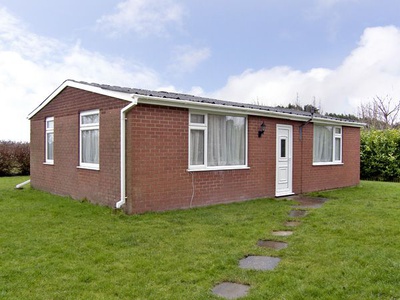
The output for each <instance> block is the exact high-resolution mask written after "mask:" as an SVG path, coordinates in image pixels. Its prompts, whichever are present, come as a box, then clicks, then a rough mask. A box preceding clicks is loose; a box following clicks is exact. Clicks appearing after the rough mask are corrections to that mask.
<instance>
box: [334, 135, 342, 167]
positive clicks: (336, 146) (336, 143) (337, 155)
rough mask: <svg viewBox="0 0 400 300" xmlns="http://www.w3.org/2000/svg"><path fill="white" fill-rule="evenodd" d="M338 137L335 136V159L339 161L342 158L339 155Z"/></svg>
mask: <svg viewBox="0 0 400 300" xmlns="http://www.w3.org/2000/svg"><path fill="white" fill-rule="evenodd" d="M340 140H341V139H340V138H335V160H336V161H341V160H342V158H341V157H340V144H341V143H340Z"/></svg>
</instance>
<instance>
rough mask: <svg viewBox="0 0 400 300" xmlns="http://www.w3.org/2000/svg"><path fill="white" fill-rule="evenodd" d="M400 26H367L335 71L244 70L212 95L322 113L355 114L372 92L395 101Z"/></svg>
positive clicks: (399, 74) (399, 91) (399, 68)
mask: <svg viewBox="0 0 400 300" xmlns="http://www.w3.org/2000/svg"><path fill="white" fill-rule="evenodd" d="M399 53H400V29H399V28H396V27H392V26H389V27H375V28H367V29H366V30H365V31H364V33H363V35H362V36H361V38H360V41H359V44H358V46H357V47H356V48H355V49H354V50H353V51H352V52H351V53H350V54H349V56H348V57H347V58H346V59H344V61H343V62H342V64H341V65H340V66H339V67H337V68H336V69H318V68H316V69H311V70H309V71H306V72H302V71H299V70H294V69H292V68H290V67H287V66H279V67H275V68H272V69H261V70H246V71H244V72H243V73H242V74H239V75H235V76H231V77H230V78H229V79H228V81H227V83H226V85H225V86H224V87H223V88H221V89H219V90H217V91H216V92H214V93H213V94H212V95H211V96H213V97H217V98H222V99H230V100H232V101H245V102H261V103H264V104H265V105H272V106H274V105H279V104H283V105H285V104H288V103H294V102H295V101H296V97H297V95H298V97H299V100H300V101H301V103H302V104H303V105H304V104H308V103H312V101H313V100H314V99H315V100H316V103H317V104H319V103H321V105H322V109H323V110H324V111H325V112H337V113H356V112H357V107H358V106H359V105H360V104H361V103H362V102H367V101H370V100H371V99H372V98H373V97H374V96H376V95H381V96H382V95H383V96H384V95H387V94H389V95H391V96H392V97H393V98H394V99H399V100H400V60H399V59H398V56H399Z"/></svg>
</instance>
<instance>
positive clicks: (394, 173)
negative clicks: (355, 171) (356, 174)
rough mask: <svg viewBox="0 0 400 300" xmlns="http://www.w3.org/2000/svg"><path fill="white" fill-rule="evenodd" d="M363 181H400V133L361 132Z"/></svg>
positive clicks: (392, 131) (383, 131) (384, 131)
mask: <svg viewBox="0 0 400 300" xmlns="http://www.w3.org/2000/svg"><path fill="white" fill-rule="evenodd" d="M361 179H372V180H384V181H399V180H400V131H399V130H395V129H389V130H369V131H366V130H364V131H362V132H361Z"/></svg>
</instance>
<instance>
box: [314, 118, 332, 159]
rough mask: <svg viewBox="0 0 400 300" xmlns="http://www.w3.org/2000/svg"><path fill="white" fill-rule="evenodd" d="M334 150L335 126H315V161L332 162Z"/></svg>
mask: <svg viewBox="0 0 400 300" xmlns="http://www.w3.org/2000/svg"><path fill="white" fill-rule="evenodd" d="M332 152H333V127H331V126H317V125H315V126H314V162H331V161H332Z"/></svg>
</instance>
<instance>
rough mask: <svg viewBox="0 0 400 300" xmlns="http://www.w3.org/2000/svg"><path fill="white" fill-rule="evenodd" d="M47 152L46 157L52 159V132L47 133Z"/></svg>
mask: <svg viewBox="0 0 400 300" xmlns="http://www.w3.org/2000/svg"><path fill="white" fill-rule="evenodd" d="M46 139H47V153H46V159H47V160H53V159H54V133H52V132H51V133H47V137H46Z"/></svg>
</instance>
